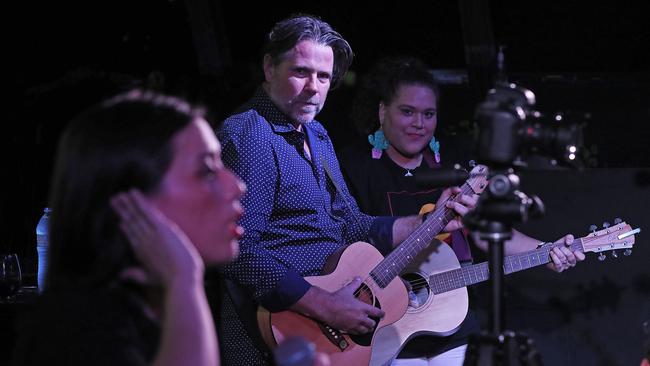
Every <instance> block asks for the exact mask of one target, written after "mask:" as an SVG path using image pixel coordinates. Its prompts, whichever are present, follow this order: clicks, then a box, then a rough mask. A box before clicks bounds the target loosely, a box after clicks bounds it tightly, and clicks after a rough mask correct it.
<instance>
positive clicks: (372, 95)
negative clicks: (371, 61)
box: [352, 57, 440, 136]
mask: <svg viewBox="0 0 650 366" xmlns="http://www.w3.org/2000/svg"><path fill="white" fill-rule="evenodd" d="M402 85H419V86H424V87H427V88H429V89H431V90H432V91H433V93H434V94H435V96H436V100H437V101H438V102H439V98H440V93H439V91H438V84H437V82H436V80H435V78H434V76H433V74H432V73H431V72H430V71H429V70H428V69H427V67H426V65H425V64H424V63H423V62H422V61H420V60H419V59H416V58H413V57H386V58H382V59H380V60H379V61H378V62H377V63H376V64H375V65H374V66H373V67H372V68H371V69H370V71H369V72H368V73H367V74H366V76H365V77H364V78H363V81H362V83H361V86H360V88H359V90H358V91H357V93H356V95H355V97H354V103H353V106H352V120H353V121H354V124H355V126H356V127H357V131H358V132H359V133H360V134H361V135H362V136H365V135H368V134H371V133H373V132H374V131H376V130H377V129H378V128H379V114H378V111H379V103H380V102H383V103H384V104H385V105H389V104H390V103H391V102H392V101H393V98H395V95H396V94H397V90H398V89H399V88H400V86H402Z"/></svg>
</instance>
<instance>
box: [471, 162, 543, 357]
mask: <svg viewBox="0 0 650 366" xmlns="http://www.w3.org/2000/svg"><path fill="white" fill-rule="evenodd" d="M518 185H519V177H517V176H516V175H515V174H514V173H513V172H512V170H507V171H502V172H497V173H496V174H494V175H493V176H492V177H491V178H490V184H489V186H488V189H487V190H486V193H485V195H484V196H483V197H482V199H481V201H480V202H479V205H478V206H477V209H476V210H475V211H474V213H472V214H468V215H467V216H466V217H465V220H464V221H465V224H466V225H467V226H468V227H469V228H470V229H471V230H476V231H478V233H479V237H480V238H481V239H483V240H485V241H487V242H488V245H489V247H488V255H489V258H488V261H489V272H490V273H489V275H490V277H489V280H490V284H491V289H490V309H489V322H488V330H487V331H484V332H482V333H481V334H479V335H477V336H471V337H470V340H469V344H468V346H467V353H466V356H465V362H464V365H465V366H520V365H521V366H538V365H541V364H542V362H541V357H540V355H539V353H537V351H536V349H535V347H534V344H533V341H532V339H530V338H528V337H527V336H525V335H521V334H516V333H515V332H513V331H508V330H504V324H505V319H504V308H503V303H504V301H503V300H504V295H503V281H504V274H503V254H504V248H503V245H504V243H505V241H507V240H508V239H510V238H511V237H512V222H514V221H526V220H527V218H528V216H529V215H530V214H532V215H534V216H537V215H541V214H542V213H543V204H542V202H541V201H540V200H539V198H537V197H533V198H529V197H527V196H526V195H525V194H524V193H523V192H520V191H517V190H516V188H518Z"/></svg>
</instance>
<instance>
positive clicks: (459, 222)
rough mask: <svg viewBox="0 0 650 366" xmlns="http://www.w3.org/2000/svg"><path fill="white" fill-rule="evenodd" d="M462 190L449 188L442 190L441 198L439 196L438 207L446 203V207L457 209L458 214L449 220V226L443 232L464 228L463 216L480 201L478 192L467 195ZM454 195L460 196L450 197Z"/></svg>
mask: <svg viewBox="0 0 650 366" xmlns="http://www.w3.org/2000/svg"><path fill="white" fill-rule="evenodd" d="M461 192H462V191H461V189H460V188H458V187H452V188H447V189H445V190H444V191H443V192H442V194H441V195H440V198H438V202H436V207H439V206H440V205H442V204H444V205H445V207H446V208H448V209H451V210H453V211H455V212H456V214H457V216H456V217H455V218H453V219H452V220H451V221H449V223H448V224H447V226H445V228H444V229H443V230H442V231H443V232H446V233H449V232H452V231H454V230H458V229H460V228H462V227H463V219H462V218H463V216H465V215H466V214H467V213H468V212H469V211H471V210H473V209H474V208H475V207H476V204H477V203H478V197H479V196H478V194H475V193H472V194H471V195H467V194H461ZM454 196H458V197H456V199H450V198H452V197H454ZM445 202H446V203H445Z"/></svg>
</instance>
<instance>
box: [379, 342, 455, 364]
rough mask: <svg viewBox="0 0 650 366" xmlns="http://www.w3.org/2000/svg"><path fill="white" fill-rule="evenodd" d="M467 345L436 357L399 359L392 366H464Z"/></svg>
mask: <svg viewBox="0 0 650 366" xmlns="http://www.w3.org/2000/svg"><path fill="white" fill-rule="evenodd" d="M466 350H467V345H466V344H464V345H462V346H460V347H456V348H452V349H450V350H449V351H447V352H444V353H441V354H439V355H437V356H434V357H429V358H427V357H419V358H397V359H395V360H393V362H392V363H391V366H463V362H464V361H465V351H466Z"/></svg>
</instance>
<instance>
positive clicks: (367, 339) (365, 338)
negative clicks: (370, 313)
mask: <svg viewBox="0 0 650 366" xmlns="http://www.w3.org/2000/svg"><path fill="white" fill-rule="evenodd" d="M356 297H357V299H358V300H359V301H363V302H365V303H366V304H370V305H373V306H374V307H377V308H379V309H381V304H380V303H379V300H377V298H375V295H373V293H372V291H371V290H370V288H368V286H366V285H365V284H361V286H360V287H359V289H358V290H357V296H356ZM370 319H372V320H374V321H375V324H379V321H380V320H381V319H380V318H376V317H370ZM375 330H376V329H373V330H372V331H371V332H369V333H366V334H359V335H353V334H350V339H352V341H353V342H354V343H356V344H358V345H361V346H365V347H370V344H371V343H372V336H373V335H374V333H375Z"/></svg>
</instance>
